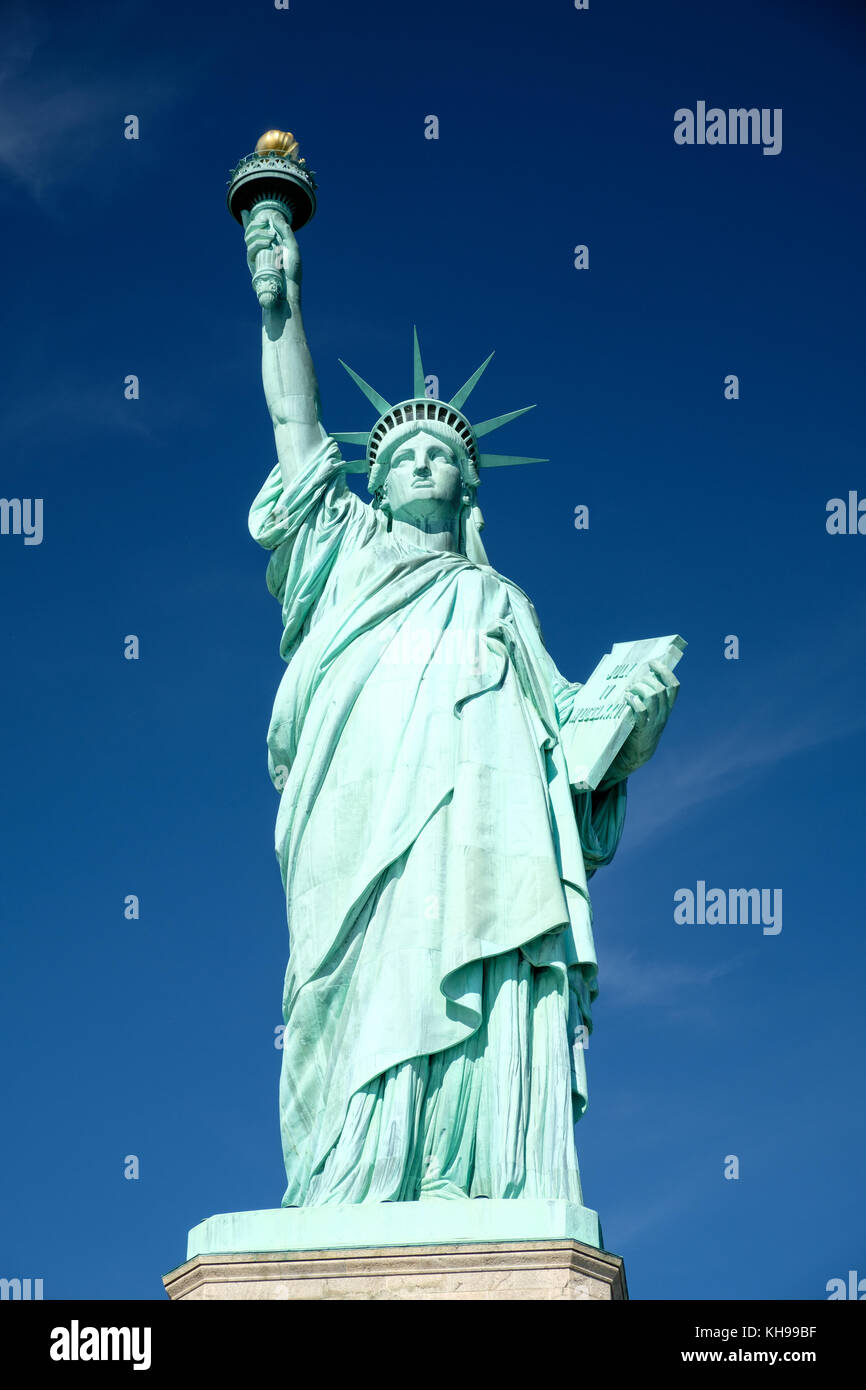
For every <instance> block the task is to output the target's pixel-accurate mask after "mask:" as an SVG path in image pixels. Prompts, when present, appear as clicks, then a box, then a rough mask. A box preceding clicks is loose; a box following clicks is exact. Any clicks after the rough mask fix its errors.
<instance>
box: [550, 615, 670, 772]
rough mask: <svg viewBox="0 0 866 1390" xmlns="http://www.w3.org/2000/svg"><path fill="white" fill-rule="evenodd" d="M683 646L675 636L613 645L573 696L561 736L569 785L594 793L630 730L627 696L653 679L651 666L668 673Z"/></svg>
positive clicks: (630, 717)
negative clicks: (653, 663) (655, 664)
mask: <svg viewBox="0 0 866 1390" xmlns="http://www.w3.org/2000/svg"><path fill="white" fill-rule="evenodd" d="M686 646H687V643H686V641H685V640H684V638H682V637H678V636H670V637H645V638H643V639H642V640H641V641H639V642H614V644H613V646H612V648H611V649H610V651H609V652H608V654H607V656H605V657H603V658H602V660H601V661H600V662H599V663H598V665H597V666H596V668H595V670H594V671H593V673H592V675H591V676H590V678H589V680H588V681H587V682H586V685H584V686H583V687H582V688H581V689H580V691H579V692H578V694H577V695H576V696H575V700H574V707H573V709H572V712H571V715H570V717H569V720H568V723H567V724H566V726H565V728H564V729H563V731H562V742H563V747H564V749H565V760H566V762H567V764H568V772H569V781H570V782H571V785H572V787H573V788H574V790H575V791H595V790H596V789H597V788H598V786H599V785H600V783H601V782H602V780H603V779H604V777H605V774H606V773H607V771H608V769H609V767H610V765H611V763H612V762H613V760H614V758H615V757H616V755H617V753H618V752H619V750H620V748H622V745H623V744H624V743H625V741H626V739H627V738H628V736H629V734H630V733H631V731H632V729H633V728H634V713H633V711H632V710H631V708H630V706H629V705H628V704H627V703H626V700H625V693H626V691H627V690H631V689H632V688H633V687H634V686H635V684H636V683H637V682H639V681H642V680H645V679H646V678H647V676H651V675H652V672H651V671H650V666H649V663H650V662H651V661H660V662H662V664H663V665H664V666H667V667H668V668H669V669H670V670H671V671H672V670H673V669H674V667H675V666H676V664H677V662H678V661H679V659H680V657H681V656H682V654H683V652H684V651H685V649H686Z"/></svg>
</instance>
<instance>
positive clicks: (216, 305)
mask: <svg viewBox="0 0 866 1390" xmlns="http://www.w3.org/2000/svg"><path fill="white" fill-rule="evenodd" d="M864 46H866V23H864V20H863V18H862V14H861V13H860V12H859V11H858V10H857V9H856V8H855V6H854V5H847V4H842V3H838V2H837V3H834V2H833V0H828V2H827V3H825V4H823V5H821V6H813V5H808V4H806V3H803V2H801V0H794V3H792V2H791V0H786V2H785V3H782V0H778V3H774V2H771V0H763V2H762V3H754V2H753V0H748V2H747V0H732V2H731V3H730V4H728V5H726V6H724V7H721V6H718V5H710V4H707V3H703V0H701V2H700V3H694V4H691V5H674V4H670V3H656V4H652V5H647V4H641V3H638V0H622V3H618V4H613V3H608V2H607V0H591V7H590V9H589V10H588V11H586V12H577V11H575V10H574V8H573V6H570V5H569V3H567V0H560V2H559V3H552V2H551V0H542V3H540V4H535V5H532V6H524V5H517V4H516V3H514V2H513V0H507V2H506V3H497V4H494V3H493V2H492V0H471V3H469V4H465V3H464V4H456V3H454V0H441V3H439V4H438V5H437V6H435V7H433V8H426V7H411V8H407V7H405V6H403V5H400V4H397V3H396V2H395V0H386V2H385V3H379V4H377V5H375V6H364V7H359V6H357V5H356V4H350V3H348V0H334V3H324V0H317V3H315V4H314V3H313V0H291V8H290V9H289V10H288V11H275V10H274V9H273V7H271V6H269V5H268V4H267V3H265V0H260V3H257V4H255V5H249V4H247V5H241V4H240V3H237V0H232V3H224V4H221V5H212V4H207V5H205V4H201V3H195V0H194V3H192V4H190V5H188V6H185V7H176V6H168V5H164V4H159V3H156V4H152V5H149V6H147V7H117V6H114V5H109V4H105V5H94V4H90V5H88V4H86V3H85V4H82V5H79V6H77V7H76V8H75V9H74V10H70V9H63V8H59V7H57V6H53V5H47V4H43V5H26V4H25V5H19V6H18V7H17V8H16V6H15V5H12V6H7V7H6V9H5V10H4V15H3V18H2V21H0V54H2V58H0V211H2V215H3V227H4V233H5V239H6V256H5V260H4V264H5V267H6V271H7V273H6V275H5V277H4V281H5V284H4V291H3V295H2V300H0V314H2V319H3V329H2V331H3V338H4V341H5V342H6V343H7V344H8V345H10V347H11V351H9V352H8V353H7V354H6V355H5V356H6V364H5V369H4V372H3V375H2V378H0V408H2V436H0V437H2V442H3V450H2V466H0V492H2V495H3V496H4V497H7V498H15V497H17V498H28V497H29V498H37V497H38V498H42V499H43V502H44V539H43V541H42V544H41V545H33V546H25V545H24V544H23V538H22V537H20V536H13V535H4V536H0V567H2V573H3V578H2V586H0V604H2V657H3V662H4V676H5V678H4V680H3V682H2V690H0V716H2V729H3V735H4V737H3V784H4V794H3V797H2V847H3V868H2V875H0V913H2V926H3V931H2V939H3V952H4V959H3V970H2V979H0V991H2V1003H0V1028H2V1032H3V1038H2V1046H3V1055H4V1057H5V1059H6V1067H5V1069H4V1070H5V1077H6V1099H5V1103H4V1107H3V1126H2V1129H3V1140H2V1167H0V1275H3V1276H6V1277H15V1276H17V1277H27V1276H30V1277H41V1278H43V1279H44V1287H45V1295H46V1297H53V1298H62V1297H73V1298H74V1297H89V1298H111V1297H113V1298H159V1297H161V1296H162V1286H161V1283H160V1276H161V1275H162V1274H163V1273H165V1272H166V1271H167V1270H169V1269H171V1268H172V1267H173V1266H175V1265H177V1264H178V1263H180V1262H181V1261H182V1260H183V1258H184V1254H185V1239H186V1232H187V1230H188V1228H189V1227H191V1226H193V1225H195V1224H196V1223H197V1222H198V1221H200V1220H202V1219H203V1218H204V1217H206V1216H208V1215H211V1214H213V1213H214V1212H219V1211H235V1210H247V1209H253V1208H261V1207H269V1206H276V1205H278V1204H279V1200H280V1197H281V1194H282V1190H283V1185H282V1178H283V1174H282V1164H281V1156H280V1144H279V1132H278V1124H277V1111H276V1101H277V1080H278V1072H279V1063H280V1053H279V1052H278V1051H277V1050H276V1049H275V1048H274V1045H273V1037H274V1029H275V1027H276V1026H277V1025H278V1024H279V1022H280V1012H279V1010H280V997H281V987H282V976H283V970H284V967H285V958H286V951H287V936H286V928H285V907H284V902H283V898H282V893H281V889H280V883H279V876H278V871H277V868H276V865H275V861H274V856H273V848H272V846H273V820H274V816H275V812H276V794H275V793H274V790H273V788H272V786H271V784H270V782H269V780H268V776H267V766H266V754H265V745H264V739H265V732H266V729H267V723H268V719H269V715H270V707H271V703H272V699H273V695H274V692H275V689H276V685H277V682H278V679H279V675H280V670H281V664H280V661H279V657H278V652H277V647H278V641H279V636H280V630H279V615H278V610H277V607H276V605H275V603H274V602H273V600H272V599H271V598H270V596H269V595H268V593H267V591H266V589H265V583H264V568H265V556H264V553H263V552H262V551H261V550H259V548H258V547H256V546H255V545H254V544H253V542H252V541H251V540H250V539H249V537H248V535H247V531H246V515H247V510H248V508H249V505H250V502H251V500H252V498H253V496H254V494H255V493H256V491H257V490H258V488H259V486H260V483H261V482H262V480H263V478H264V477H265V475H266V473H267V472H268V470H269V468H270V467H271V464H272V462H273V460H274V452H273V439H272V435H271V431H270V426H269V422H268V419H267V414H266V411H265V408H264V402H263V399H262V394H261V383H260V378H259V360H258V359H259V346H258V332H259V330H258V310H257V306H256V304H255V300H254V297H253V296H252V293H251V290H250V285H249V278H248V274H247V270H246V266H245V259H244V254H243V244H242V237H241V234H240V230H239V228H238V227H237V225H236V224H235V223H233V222H232V220H231V219H230V218H229V216H228V214H227V212H226V210H225V207H224V203H223V199H224V191H225V183H226V177H227V172H228V170H229V168H230V167H231V166H232V165H233V164H234V163H235V162H236V161H237V159H238V158H239V157H240V156H241V155H242V154H244V153H246V152H247V151H248V150H249V149H251V148H252V146H253V144H254V143H255V140H256V138H257V137H258V135H259V134H260V133H261V131H263V130H264V129H266V128H267V127H269V126H275V125H276V126H283V127H285V128H290V129H292V130H293V131H294V132H295V134H296V135H297V136H298V137H299V139H300V141H301V149H302V152H303V153H305V154H306V156H307V158H308V160H309V162H310V164H311V166H312V167H313V168H314V169H315V170H316V171H317V174H318V179H319V184H320V204H319V211H318V213H317V215H316V218H315V220H314V222H313V223H312V224H311V225H310V226H309V227H308V228H307V229H306V230H305V231H304V232H302V233H301V242H302V249H303V254H304V264H305V282H304V283H305V316H306V323H307V330H308V335H309V338H310V343H311V347H312V350H313V354H314V359H315V361H316V364H317V368H318V373H319V378H320V383H321V388H322V396H323V402H324V411H325V420H326V424H327V425H328V426H329V427H330V428H331V429H334V430H340V429H357V428H361V427H362V426H363V425H365V424H368V423H372V419H373V417H372V413H370V412H369V411H368V410H367V407H366V406H365V403H364V401H363V400H362V398H361V397H360V395H359V394H358V392H357V390H356V388H355V387H354V386H353V385H352V384H351V382H350V381H349V380H348V379H347V378H346V377H345V374H344V373H343V372H342V369H341V368H340V367H339V366H338V364H337V357H338V356H340V357H343V358H344V359H345V360H346V361H348V362H349V363H350V364H351V365H352V366H354V367H355V368H356V369H357V370H358V371H359V372H360V373H361V374H362V375H363V376H364V377H366V378H367V379H368V380H370V381H372V382H373V383H374V385H375V386H376V387H377V388H378V389H379V390H380V391H382V392H383V394H385V395H386V396H389V398H392V399H396V398H398V397H399V396H400V395H401V394H405V393H407V392H408V390H409V387H410V383H411V356H410V343H411V326H412V324H413V323H417V324H418V327H419V332H420V335H421V342H422V347H423V349H424V355H425V362H426V364H427V367H428V370H430V371H432V372H435V373H436V374H437V375H438V376H439V377H440V382H441V389H442V391H443V393H447V394H451V392H452V391H453V390H456V388H457V386H459V385H460V384H461V383H462V382H463V380H465V378H466V377H467V376H468V375H469V373H470V372H471V371H472V369H473V368H474V367H475V366H476V365H477V364H478V362H480V361H481V359H482V357H484V356H486V354H487V353H488V352H489V351H490V350H491V349H492V348H495V349H496V357H495V358H494V361H493V364H492V365H491V367H490V369H489V370H488V372H487V374H486V376H485V379H484V381H483V382H482V384H481V385H480V386H479V387H478V389H477V391H476V392H475V394H474V396H473V400H472V412H473V415H472V418H476V419H480V418H486V417H487V416H490V415H494V414H498V413H500V412H501V411H505V410H510V409H514V408H516V407H517V406H520V405H524V404H528V403H530V402H533V401H534V402H537V403H538V407H539V408H538V409H537V410H536V411H534V412H532V414H530V415H529V416H527V417H525V418H524V419H521V420H520V421H517V422H516V423H514V424H513V425H511V426H509V427H508V430H507V431H503V432H502V433H501V434H500V435H498V436H496V444H495V446H492V447H495V448H497V449H500V450H502V451H506V450H507V451H509V452H515V453H529V454H536V455H543V456H545V457H549V459H550V462H549V463H547V464H544V465H539V466H537V467H536V468H535V469H533V470H529V469H523V470H518V469H514V470H505V471H502V472H498V473H488V474H487V475H486V477H485V480H484V484H483V488H482V494H481V497H480V501H481V504H482V507H483V510H484V514H485V518H486V521H487V529H486V530H485V533H484V539H485V544H486V545H487V549H488V553H489V555H490V558H491V561H492V563H493V564H494V565H495V566H497V568H499V569H501V570H502V571H503V572H504V573H506V574H508V575H509V576H511V577H512V578H514V579H515V580H516V581H517V582H518V583H519V584H521V586H522V587H524V588H525V589H526V590H527V592H528V593H529V594H530V595H531V597H532V598H533V601H534V603H535V605H536V608H537V610H538V612H539V615H540V617H541V621H542V624H543V627H544V631H545V636H546V640H547V643H548V646H549V648H550V650H551V652H552V654H553V656H554V658H555V660H556V662H557V664H558V666H559V667H560V669H561V670H562V671H563V672H564V674H566V675H567V676H568V677H569V678H571V679H575V680H579V679H585V678H586V676H587V675H588V674H589V672H590V671H591V670H592V668H593V666H594V665H595V664H596V662H597V660H598V659H599V658H600V656H601V655H602V654H603V652H604V651H606V650H607V649H608V648H609V646H610V644H611V642H613V641H617V640H625V639H628V638H635V637H643V636H650V635H657V634H662V633H668V632H674V631H676V632H680V633H682V634H683V635H684V636H685V637H686V638H687V639H688V641H689V648H688V651H687V653H686V656H685V658H684V659H683V662H682V664H681V666H680V668H679V670H678V675H679V676H680V679H681V681H682V693H681V697H680V700H679V702H678V704H677V707H676V710H675V713H674V718H673V721H672V724H671V727H670V729H669V731H668V732H667V734H666V735H665V739H664V741H663V744H662V746H661V748H660V750H659V753H658V755H657V757H656V758H655V759H654V760H653V762H652V763H651V765H650V766H648V767H647V768H646V769H644V770H643V771H642V772H641V774H640V775H639V776H637V777H635V778H633V779H632V783H631V785H630V792H629V812H628V817H627V822H626V830H625V836H624V840H623V843H622V846H621V848H620V851H619V853H618V855H617V858H616V859H615V861H614V863H613V865H612V866H611V867H610V868H609V869H607V870H605V871H601V872H600V873H599V874H598V875H597V876H596V877H595V879H594V880H593V890H594V891H593V898H594V908H595V930H596V941H597V947H598V952H599V959H600V980H601V994H600V997H599V1001H598V1004H597V1007H596V1011H595V1017H596V1030H595V1032H594V1033H593V1036H592V1040H591V1044H590V1049H589V1057H588V1066H589V1084H590V1105H589V1110H588V1113H587V1115H586V1117H585V1119H584V1120H582V1121H581V1124H580V1125H579V1127H578V1130H577V1137H578V1148H579V1154H580V1161H581V1168H582V1173H583V1180H584V1189H585V1196H586V1201H587V1203H588V1205H590V1206H592V1207H594V1208H596V1209H597V1210H598V1211H599V1213H600V1215H601V1218H602V1222H603V1225H604V1231H605V1237H606V1241H607V1245H608V1247H609V1248H610V1249H612V1250H615V1251H616V1252H617V1253H620V1254H622V1255H623V1256H624V1257H625V1260H626V1270H627V1275H628V1280H629V1285H630V1290H631V1294H632V1296H633V1297H635V1298H652V1297H657V1298H665V1299H678V1298H712V1297H721V1298H753V1297H754V1298H818V1299H820V1298H823V1297H825V1296H826V1295H825V1286H826V1283H827V1281H828V1280H829V1279H831V1278H834V1277H838V1276H842V1277H845V1276H846V1274H847V1271H848V1270H849V1269H851V1268H856V1269H858V1270H859V1272H860V1275H861V1276H863V1275H866V1206H864V1197H863V1158H862V1155H863V1152H864V1141H866V1132H864V1131H866V1122H864V1112H863V1103H862V1095H863V1069H864V1061H866V1056H864V1041H863V1028H862V1017H863V1006H862V988H863V964H864V946H863V923H864V911H863V880H862V861H863V815H862V790H861V789H862V785H863V777H864V771H866V769H864V730H866V703H864V700H863V691H862V674H863V666H864V662H863V645H864V619H866V591H864V584H863V573H864V563H866V536H860V535H852V536H830V535H828V533H827V530H826V526H825V520H826V505H827V502H828V500H829V499H830V498H833V497H847V494H848V492H849V490H855V491H856V490H858V489H859V492H860V494H861V495H863V496H866V470H864V466H863V447H862V441H863V424H862V410H863V406H862V402H863V385H862V376H863V360H862V323H863V319H864V316H866V304H864V275H863V250H862V247H863V240H862V225H863V211H864V207H863V204H864V194H863V180H862V149H863V146H864V143H866V131H864V113H863V105H862V99H861V96H860V94H861V92H862V84H863V56H864ZM699 100H705V101H706V102H707V103H708V105H710V106H712V105H717V106H719V107H721V108H724V109H727V108H729V107H738V106H747V107H749V106H756V107H759V108H772V109H775V108H781V109H782V111H783V148H782V152H781V153H780V154H779V155H778V156H769V157H768V156H764V155H763V154H762V152H761V149H760V148H757V147H739V146H727V147H709V146H703V147H698V146H694V147H684V146H678V145H676V144H675V142H674V139H673V129H674V112H675V110H677V109H678V108H680V107H691V108H694V107H695V105H696V103H697V102H698V101H699ZM128 114H135V115H137V116H138V117H139V120H140V139H139V140H138V141H127V140H125V139H124V138H123V121H124V117H125V116H127V115H128ZM429 114H435V115H437V116H438V117H439V122H440V134H439V139H438V140H437V141H433V140H426V139H425V138H424V120H425V117H426V116H427V115H429ZM577 244H586V245H588V247H589V251H590V268H589V270H588V271H577V270H575V269H574V266H573V259H574V257H573V248H574V246H575V245H577ZM128 373H135V374H136V375H138V376H139V378H140V382H141V396H140V399H139V400H138V401H126V400H125V399H124V395H123V383H124V378H125V376H126V375H127V374H128ZM729 373H735V374H737V376H738V377H739V382H740V398H739V400H736V401H729V400H726V399H725V398H724V394H723V383H724V378H725V376H726V375H727V374H729ZM578 504H585V505H587V506H588V507H589V511H590V526H589V529H588V530H586V531H578V530H576V529H575V527H574V524H573V518H574V509H575V506H577V505H578ZM129 633H135V634H137V635H138V636H139V638H140V643H141V657H140V660H139V661H137V662H129V661H125V660H124V659H123V639H124V637H125V636H126V634H129ZM729 634H735V635H737V636H738V637H739V640H740V657H739V660H737V661H729V660H725V659H724V654H723V653H724V641H725V638H726V636H728V635H729ZM698 880H703V881H705V882H706V883H707V884H708V885H711V886H716V887H722V888H725V889H729V888H736V887H744V888H749V887H760V888H769V889H781V890H782V893H783V904H784V907H783V928H782V931H781V932H780V933H779V934H778V935H775V936H770V935H764V934H763V933H762V931H761V928H760V926H756V925H747V926H724V927H721V926H709V925H694V926H686V925H680V924H678V923H676V922H675V921H674V915H673V912H674V893H675V892H676V891H677V889H679V888H682V887H691V888H694V887H695V885H696V883H697V881H698ZM130 893H135V894H138V895H139V897H140V900H141V917H140V920H139V921H133V922H128V921H126V920H125V919H124V915H123V904H124V898H125V895H127V894H130ZM128 1154H135V1155H137V1156H138V1157H139V1160H140V1173H141V1176H140V1179H139V1180H138V1181H127V1180H125V1179H124V1177H123V1164H124V1157H125V1156H126V1155H128ZM731 1154H734V1155H737V1156H738V1158H739V1162H740V1177H739V1179H738V1180H735V1181H728V1180H726V1179H725V1178H724V1176H723V1173H724V1166H725V1159H726V1156H727V1155H731Z"/></svg>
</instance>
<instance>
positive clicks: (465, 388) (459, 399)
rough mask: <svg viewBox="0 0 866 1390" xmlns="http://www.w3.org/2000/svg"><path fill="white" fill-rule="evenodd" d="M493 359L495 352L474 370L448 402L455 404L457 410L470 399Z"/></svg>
mask: <svg viewBox="0 0 866 1390" xmlns="http://www.w3.org/2000/svg"><path fill="white" fill-rule="evenodd" d="M492 361H493V353H492V352H491V354H490V356H489V357H488V358H487V360H486V361H485V362H482V363H481V366H480V367H479V368H478V369H477V371H474V372H473V373H472V375H471V377H470V378H469V380H468V381H466V382H464V384H463V385H462V386H461V387H460V390H459V391H458V392H457V395H456V396H452V397H451V399H450V401H449V402H448V404H449V405H453V406H454V409H455V410H460V408H461V407H462V405H463V404H464V402H465V401H467V400H468V399H469V397H470V396H471V394H472V392H473V391H474V390H475V387H476V386H477V385H478V382H479V381H480V379H481V375H482V373H483V372H484V371H485V370H486V369H487V367H489V365H490V363H491V362H492Z"/></svg>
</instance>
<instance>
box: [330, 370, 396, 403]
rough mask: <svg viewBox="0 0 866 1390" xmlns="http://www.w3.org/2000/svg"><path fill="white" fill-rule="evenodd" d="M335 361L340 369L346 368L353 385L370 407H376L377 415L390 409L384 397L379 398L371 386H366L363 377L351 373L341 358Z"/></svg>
mask: <svg viewBox="0 0 866 1390" xmlns="http://www.w3.org/2000/svg"><path fill="white" fill-rule="evenodd" d="M337 361H338V362H339V364H340V366H341V367H345V368H346V371H347V372H348V373H349V376H350V377H351V378H352V380H353V381H354V383H355V385H356V386H358V387H360V389H361V390H362V391H363V392H364V395H365V396H366V397H367V400H368V401H369V402H370V404H371V405H374V406H375V407H376V409H377V410H378V412H379V414H380V415H386V414H387V412H388V411H389V410H390V409H391V404H390V401H386V400H385V397H384V396H380V395H379V392H378V391H374V390H373V388H372V386H370V385H368V383H367V382H366V381H364V379H363V377H360V376H358V373H357V372H353V371H352V368H351V367H348V366H346V363H345V362H344V361H343V359H342V357H338V358H337Z"/></svg>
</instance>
